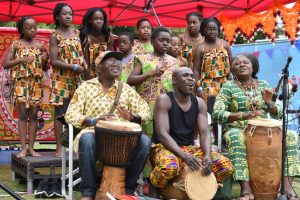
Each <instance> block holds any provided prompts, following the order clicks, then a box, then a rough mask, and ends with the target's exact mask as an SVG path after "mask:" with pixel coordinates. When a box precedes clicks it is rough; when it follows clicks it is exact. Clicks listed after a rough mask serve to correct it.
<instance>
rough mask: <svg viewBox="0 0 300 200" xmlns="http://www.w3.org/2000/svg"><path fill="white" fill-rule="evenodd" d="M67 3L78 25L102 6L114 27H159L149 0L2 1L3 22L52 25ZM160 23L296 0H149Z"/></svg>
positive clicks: (177, 23)
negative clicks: (142, 22)
mask: <svg viewBox="0 0 300 200" xmlns="http://www.w3.org/2000/svg"><path fill="white" fill-rule="evenodd" d="M59 2H64V3H67V4H69V5H71V6H72V8H73V10H74V13H75V18H74V23H75V24H81V20H82V16H83V15H84V13H85V12H86V10H87V9H88V8H91V7H102V8H104V10H105V11H106V13H107V14H108V19H109V24H110V25H114V26H135V25H136V22H137V20H138V19H140V18H141V17H147V18H148V19H150V20H151V21H152V24H153V25H154V26H157V22H156V20H155V19H156V18H155V17H154V12H153V9H152V8H151V6H150V9H149V13H148V14H147V13H146V12H145V11H144V9H145V7H146V6H147V4H148V2H149V0H100V1H99V0H69V1H58V0H10V1H5V0H0V10H1V12H0V20H1V21H17V20H18V19H19V18H20V17H22V16H27V15H29V16H32V17H34V18H35V19H36V21H37V22H44V23H53V14H52V11H53V8H54V7H55V4H56V3H59ZM150 2H151V3H152V5H153V7H154V10H155V11H156V13H157V15H158V19H159V20H160V22H161V24H162V25H164V26H166V27H185V26H186V23H185V15H186V14H187V13H190V12H197V11H201V12H202V13H203V15H204V17H212V16H218V15H219V14H221V13H223V14H224V16H226V17H228V18H237V17H239V16H242V15H243V14H245V13H246V11H251V12H261V11H264V10H267V9H268V8H269V7H271V6H273V4H274V2H277V3H282V4H287V3H291V2H295V0H277V1H275V0H150Z"/></svg>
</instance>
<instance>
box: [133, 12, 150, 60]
mask: <svg viewBox="0 0 300 200" xmlns="http://www.w3.org/2000/svg"><path fill="white" fill-rule="evenodd" d="M136 28H137V32H138V39H136V40H134V45H133V49H132V51H133V53H134V54H136V55H139V54H145V53H152V52H153V46H152V44H151V32H152V25H151V22H150V21H149V20H148V19H146V18H141V19H139V21H138V22H137V25H136Z"/></svg>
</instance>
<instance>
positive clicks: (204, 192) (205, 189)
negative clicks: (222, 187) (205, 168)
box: [185, 171, 218, 200]
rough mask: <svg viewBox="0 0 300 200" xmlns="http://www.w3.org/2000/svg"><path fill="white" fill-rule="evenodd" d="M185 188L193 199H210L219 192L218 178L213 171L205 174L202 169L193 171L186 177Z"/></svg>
mask: <svg viewBox="0 0 300 200" xmlns="http://www.w3.org/2000/svg"><path fill="white" fill-rule="evenodd" d="M185 189H186V193H187V194H188V196H189V198H190V199H192V200H210V199H212V198H213V197H214V196H215V194H216V192H217V189H218V184H217V179H216V177H215V175H214V174H213V173H211V174H210V175H209V176H203V175H202V171H196V172H191V173H189V174H188V175H187V177H186V181H185Z"/></svg>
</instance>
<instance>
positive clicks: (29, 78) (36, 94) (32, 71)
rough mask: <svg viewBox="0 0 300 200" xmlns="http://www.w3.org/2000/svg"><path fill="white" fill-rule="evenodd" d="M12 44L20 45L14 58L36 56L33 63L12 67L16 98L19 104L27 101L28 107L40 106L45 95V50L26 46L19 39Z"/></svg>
mask: <svg viewBox="0 0 300 200" xmlns="http://www.w3.org/2000/svg"><path fill="white" fill-rule="evenodd" d="M12 45H14V46H17V47H18V48H17V49H16V51H15V52H14V59H20V58H23V57H27V56H33V57H34V60H33V62H32V63H21V64H19V65H16V66H15V67H13V68H12V69H11V80H12V81H13V86H14V100H15V102H16V103H17V104H20V103H25V106H26V108H29V107H35V106H39V105H40V103H41V100H42V97H43V89H42V79H43V73H42V71H43V70H42V65H43V57H42V55H43V51H42V50H41V49H39V48H35V47H32V48H31V47H26V46H24V45H23V44H21V42H20V41H18V40H17V41H14V42H13V44H12Z"/></svg>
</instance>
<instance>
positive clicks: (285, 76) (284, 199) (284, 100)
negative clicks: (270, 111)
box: [277, 56, 292, 200]
mask: <svg viewBox="0 0 300 200" xmlns="http://www.w3.org/2000/svg"><path fill="white" fill-rule="evenodd" d="M291 61H292V57H291V56H289V57H288V60H287V63H286V65H285V67H284V68H283V70H282V77H283V86H282V103H283V104H282V166H281V187H280V193H281V194H280V196H279V197H278V198H277V200H287V197H286V195H284V162H285V149H286V132H287V122H286V114H287V103H288V102H287V101H288V96H287V94H288V90H287V84H288V77H289V71H288V67H289V64H290V62H291Z"/></svg>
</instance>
